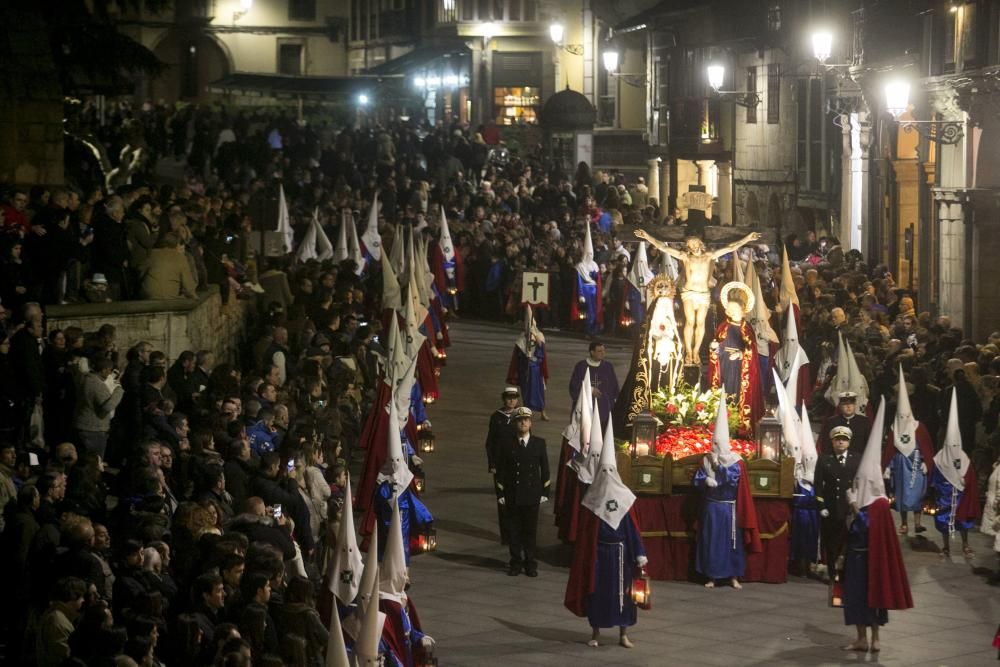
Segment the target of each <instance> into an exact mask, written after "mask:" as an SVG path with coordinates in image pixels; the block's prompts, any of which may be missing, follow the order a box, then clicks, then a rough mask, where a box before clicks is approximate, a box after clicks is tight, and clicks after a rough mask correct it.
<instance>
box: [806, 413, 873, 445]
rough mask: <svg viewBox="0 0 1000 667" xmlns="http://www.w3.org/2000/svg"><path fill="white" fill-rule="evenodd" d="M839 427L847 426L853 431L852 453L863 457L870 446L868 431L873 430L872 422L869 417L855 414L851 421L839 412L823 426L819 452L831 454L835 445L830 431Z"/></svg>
mask: <svg viewBox="0 0 1000 667" xmlns="http://www.w3.org/2000/svg"><path fill="white" fill-rule="evenodd" d="M838 426H846V427H847V428H849V429H851V448H850V451H852V452H855V453H856V454H858V455H861V454H863V453H864V451H865V445H866V444H868V431H870V430H871V422H869V421H868V417H866V416H865V415H861V414H858V413H854V415H852V416H851V418H850V419H848V418H847V417H845V416H844V415H842V414H840V413H839V412H838V413H837V414H835V415H834V416H832V417H830V418H829V419H827V420H826V423H825V424H823V431H822V432H821V433H820V442H819V451H821V452H823V453H829V452H832V451H833V443H832V442H831V441H830V431H832V430H833V429H835V428H836V427H838Z"/></svg>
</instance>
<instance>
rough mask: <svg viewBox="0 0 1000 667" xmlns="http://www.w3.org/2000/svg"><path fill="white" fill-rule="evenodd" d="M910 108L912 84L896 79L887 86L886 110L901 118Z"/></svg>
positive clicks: (894, 116)
mask: <svg viewBox="0 0 1000 667" xmlns="http://www.w3.org/2000/svg"><path fill="white" fill-rule="evenodd" d="M909 108H910V82H909V81H904V80H902V79H895V80H893V81H890V82H889V83H887V84H885V110H886V111H888V112H889V113H891V114H892V117H893V118H899V117H900V116H902V115H903V114H904V113H906V110H907V109H909Z"/></svg>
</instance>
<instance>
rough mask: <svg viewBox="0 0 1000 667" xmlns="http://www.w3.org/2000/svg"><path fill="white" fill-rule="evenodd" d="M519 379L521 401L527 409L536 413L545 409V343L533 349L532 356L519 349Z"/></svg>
mask: <svg viewBox="0 0 1000 667" xmlns="http://www.w3.org/2000/svg"><path fill="white" fill-rule="evenodd" d="M517 351H518V355H517V379H518V384H519V385H520V388H521V400H522V401H523V403H524V405H525V407H528V408H531V409H532V410H534V411H536V412H541V411H542V410H544V409H545V378H544V377H542V363H543V362H544V361H545V343H539V344H537V345H535V346H534V348H532V353H531V356H528V355H526V354H525V353H524V352H523V351H522V350H521V348H517Z"/></svg>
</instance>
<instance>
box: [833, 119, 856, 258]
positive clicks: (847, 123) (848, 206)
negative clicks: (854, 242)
mask: <svg viewBox="0 0 1000 667" xmlns="http://www.w3.org/2000/svg"><path fill="white" fill-rule="evenodd" d="M840 132H841V135H840V138H841V145H842V147H843V148H842V151H841V158H840V226H839V228H838V229H835V230H831V231H833V232H834V233H836V234H837V236H838V237H839V238H840V241H841V243H844V244H850V242H851V240H850V239H851V227H852V225H853V220H854V217H853V214H854V199H853V197H852V195H853V189H852V188H853V185H854V180H853V179H852V177H851V176H852V173H853V172H852V170H851V162H852V160H851V158H852V156H853V152H854V144H853V142H852V141H851V114H848V113H844V114H840Z"/></svg>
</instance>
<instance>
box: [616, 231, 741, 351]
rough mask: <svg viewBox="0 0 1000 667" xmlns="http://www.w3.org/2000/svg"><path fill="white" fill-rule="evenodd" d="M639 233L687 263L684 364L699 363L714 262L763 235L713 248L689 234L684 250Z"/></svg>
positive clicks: (660, 249) (645, 232) (683, 297)
mask: <svg viewBox="0 0 1000 667" xmlns="http://www.w3.org/2000/svg"><path fill="white" fill-rule="evenodd" d="M635 235H636V236H637V237H639V238H641V239H645V240H646V241H649V243H651V244H652V245H653V246H654V247H655V248H657V249H658V250H659V251H660V252H663V253H666V254H667V255H669V256H671V257H673V258H674V259H677V260H679V261H680V262H681V263H682V264H683V265H684V286H683V287H682V288H681V302H682V303H683V305H684V363H685V364H686V365H688V366H698V365H699V357H700V351H701V342H702V340H703V339H704V338H705V318H706V317H707V316H708V307H709V305H710V304H711V297H712V292H711V289H710V285H709V280H711V278H712V266H713V263H714V262H715V260H716V259H718V258H719V257H722V256H723V255H726V254H729V253H731V252H735V251H736V250H739V249H740V248H741V247H743V246H744V245H746V244H747V243H750V242H751V241H756V240H757V239H759V238H760V234H759V233H757V232H751V233H750V234H747V235H746V236H744V237H743V238H742V239H740V240H739V241H736V242H735V243H730V244H729V245H725V246H723V247H721V248H719V249H717V250H711V251H710V250H708V249H707V248H706V247H705V242H704V241H703V240H702V239H701V238H700V237H698V236H688V237H687V239H685V249H684V250H683V251H681V250H675V249H673V248H671V247H670V246H668V245H667V244H666V243H664V242H663V241H660V240H658V239H655V238H653V237H652V236H650V234H649V233H648V232H647V231H646V230H644V229H640V230H638V231H636V232H635Z"/></svg>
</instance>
